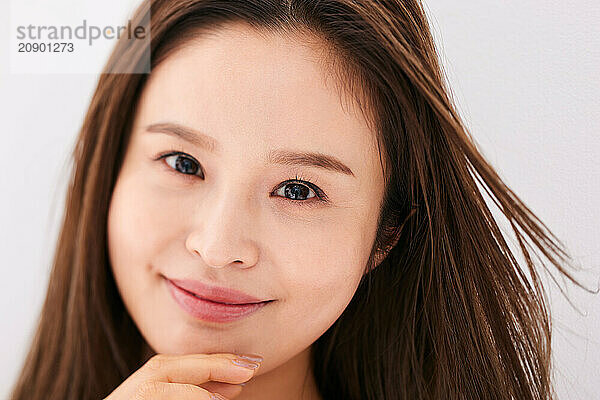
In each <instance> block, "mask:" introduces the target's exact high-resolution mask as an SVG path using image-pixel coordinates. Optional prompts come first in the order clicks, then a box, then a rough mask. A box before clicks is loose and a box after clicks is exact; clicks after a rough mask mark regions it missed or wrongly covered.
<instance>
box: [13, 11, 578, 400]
mask: <svg viewBox="0 0 600 400" xmlns="http://www.w3.org/2000/svg"><path fill="white" fill-rule="evenodd" d="M148 19H149V20H150V31H151V33H152V40H151V46H150V49H148V48H144V44H143V42H142V41H137V42H136V41H133V42H127V41H126V40H125V38H123V39H121V40H120V41H119V42H118V44H117V47H116V48H115V50H114V52H113V54H112V56H111V58H110V60H109V62H108V64H107V66H106V69H105V71H106V72H110V71H114V70H117V69H118V68H117V67H122V66H123V65H129V66H131V67H132V68H134V70H140V68H138V67H140V66H141V65H142V64H143V62H144V60H146V58H145V57H147V56H148V55H150V59H151V62H152V65H151V66H152V73H151V74H150V75H144V74H124V73H120V74H109V73H106V74H102V75H101V77H100V79H99V82H98V87H97V89H96V92H95V94H94V96H93V99H92V102H91V104H90V108H89V111H88V114H87V116H86V119H85V122H84V124H83V127H82V130H81V132H80V135H79V139H78V142H77V144H76V148H75V151H74V154H73V156H74V161H75V163H74V169H73V176H72V181H71V184H70V187H69V192H68V196H67V202H66V213H65V219H64V221H63V226H62V230H61V234H60V237H59V241H58V244H57V249H56V255H55V259H54V268H53V271H52V274H51V278H50V284H49V289H48V294H47V298H46V301H45V304H44V307H43V310H42V315H41V319H40V323H39V326H38V330H37V334H36V337H35V339H34V342H33V344H32V347H31V350H30V352H29V354H28V357H27V360H26V362H25V365H24V368H23V370H22V373H21V375H20V379H19V380H18V382H17V384H16V386H15V388H14V391H13V394H12V397H11V398H12V399H13V400H18V399H25V398H27V399H48V398H56V399H59V398H60V399H98V398H106V399H108V400H120V399H128V398H140V399H141V398H147V399H150V398H152V399H155V398H164V399H167V398H168V399H184V398H185V399H187V398H189V399H208V398H219V397H215V396H218V395H217V394H220V395H222V396H226V397H227V398H233V397H236V398H238V399H245V400H247V399H256V398H260V399H311V398H312V399H547V398H550V397H551V396H552V386H551V371H550V324H549V317H548V313H547V308H546V302H545V297H544V290H543V288H542V287H541V285H540V282H539V279H538V273H537V271H536V266H535V265H534V263H533V261H532V258H531V255H532V253H531V252H530V250H539V251H540V252H541V253H542V254H543V255H544V256H545V257H546V258H547V259H548V260H550V262H551V263H552V264H554V266H555V267H556V268H557V269H558V270H559V271H560V272H561V273H563V274H565V275H566V276H568V277H569V278H571V276H570V275H569V273H568V272H567V271H566V269H565V267H564V266H563V265H565V264H566V263H567V262H568V261H569V257H568V255H567V254H566V253H565V251H564V250H563V248H562V247H561V246H559V244H560V242H559V241H558V240H557V239H556V238H555V237H554V236H553V235H552V233H551V232H549V231H548V230H547V228H546V227H545V226H544V224H543V223H542V222H541V221H540V220H539V219H537V218H536V217H535V216H534V215H533V214H532V212H531V211H530V210H529V209H528V208H527V207H526V206H525V205H524V204H523V203H522V202H521V201H520V200H519V199H518V197H517V196H516V195H515V194H514V193H513V192H512V191H511V190H510V189H509V188H508V187H507V186H506V185H505V184H504V183H503V182H502V181H501V179H500V178H499V177H498V175H496V173H495V172H494V170H493V169H492V168H491V166H490V165H489V164H488V163H487V162H486V161H485V160H484V159H483V157H482V156H481V154H480V153H479V152H478V150H477V149H476V147H475V146H474V145H473V143H472V142H471V140H470V138H469V135H468V133H467V131H466V129H465V127H464V126H463V124H462V122H461V120H460V118H459V116H458V115H457V114H456V111H455V109H454V106H453V104H452V102H451V99H450V98H449V96H448V94H447V93H448V90H447V89H446V87H445V84H444V82H443V80H442V73H441V69H440V66H439V64H438V60H437V55H436V51H435V47H434V44H433V41H432V38H431V35H430V31H429V27H428V24H427V21H426V18H425V14H424V12H423V9H422V7H421V4H420V3H419V2H418V1H417V0H408V1H402V2H400V1H385V2H383V1H382V2H379V1H349V0H346V1H342V0H340V1H333V0H329V1H293V0H290V1H264V0H260V1H255V0H253V1H248V0H243V1H231V0H220V1H219V0H213V1H209V0H204V1H202V0H168V1H166V0H154V1H151V2H144V3H143V4H142V5H141V6H140V8H139V9H138V11H137V13H136V16H135V18H134V22H135V23H137V24H143V21H147V20H148ZM480 188H482V189H485V192H486V193H487V194H488V195H490V197H491V199H492V200H493V201H494V203H495V204H496V205H497V206H498V207H499V209H500V210H501V212H502V213H503V215H504V216H505V217H506V218H507V220H508V222H509V223H510V225H511V226H512V228H513V230H514V233H515V235H516V238H517V240H518V243H519V245H520V248H521V251H522V252H523V256H524V259H525V261H526V267H525V268H521V266H520V265H519V264H518V262H517V260H516V257H515V256H516V255H515V254H513V252H511V250H510V249H509V247H508V245H507V243H506V242H505V240H504V237H503V234H502V232H501V231H500V229H499V227H498V224H497V222H496V221H495V219H494V218H493V217H492V214H491V212H490V210H489V208H488V206H487V205H486V203H485V200H484V197H483V194H482V191H481V189H480ZM571 279H572V278H571ZM240 292H243V293H240ZM194 293H195V294H194ZM239 355H242V356H243V357H241V359H240V358H239V357H237V356H239ZM244 359H245V360H246V361H247V362H245V363H244V362H243V360H244ZM234 360H239V361H240V363H241V364H242V365H235V364H234V363H233V362H230V361H234ZM252 360H254V361H262V362H260V363H252V362H248V361H252ZM236 362H237V361H236ZM259 364H260V366H259ZM244 365H246V366H249V367H250V368H246V367H244ZM238 367H242V368H241V369H238ZM241 383H245V385H244V386H241V385H239V384H241ZM211 396H212V397H211Z"/></svg>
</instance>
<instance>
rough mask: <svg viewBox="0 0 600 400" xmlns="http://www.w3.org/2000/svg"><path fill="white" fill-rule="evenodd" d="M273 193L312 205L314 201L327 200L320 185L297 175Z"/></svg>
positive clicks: (299, 202)
mask: <svg viewBox="0 0 600 400" xmlns="http://www.w3.org/2000/svg"><path fill="white" fill-rule="evenodd" d="M272 194H273V195H276V196H280V197H283V198H286V199H290V200H292V201H293V202H295V203H298V204H299V205H310V204H311V203H314V202H326V201H327V195H325V193H324V192H323V191H322V190H321V189H319V187H318V186H316V185H315V184H313V183H311V182H309V181H307V180H302V179H300V178H298V176H297V175H296V178H295V179H289V180H286V181H284V182H282V183H281V184H280V185H279V186H278V188H277V189H276V190H275V191H273V193H272ZM312 198H315V201H309V199H312Z"/></svg>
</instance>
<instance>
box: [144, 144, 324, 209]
mask: <svg viewBox="0 0 600 400" xmlns="http://www.w3.org/2000/svg"><path fill="white" fill-rule="evenodd" d="M175 155H180V156H182V157H184V158H187V159H189V160H191V161H193V162H194V163H196V164H197V165H198V171H202V168H201V166H200V163H199V162H198V161H196V159H195V158H194V157H192V156H190V155H189V154H186V153H184V152H183V151H180V150H177V149H171V150H169V151H167V152H165V153H161V154H159V155H158V156H157V157H155V158H154V160H155V161H158V160H163V159H165V158H166V157H170V156H175ZM164 164H165V167H166V168H167V169H168V170H169V172H172V173H174V174H176V175H177V176H179V177H182V178H183V179H185V180H187V181H190V182H191V181H192V180H195V179H196V178H198V177H199V176H198V175H196V174H193V175H192V174H184V173H183V172H179V171H177V170H176V169H173V168H172V167H171V166H170V165H168V164H167V163H166V162H165V163H164ZM202 175H204V173H202ZM313 182H316V179H311V178H308V177H303V176H302V175H299V174H296V177H295V178H292V179H288V180H285V181H283V182H282V183H281V184H280V185H278V186H277V188H276V189H275V190H274V191H273V192H272V193H271V194H273V193H275V192H276V191H278V190H279V189H281V188H282V187H285V186H286V185H290V184H293V183H296V184H301V185H305V186H307V187H308V188H310V189H312V190H313V191H314V192H315V198H316V199H317V200H316V201H309V200H292V199H288V198H286V197H284V199H287V200H290V201H292V202H293V203H296V204H297V205H298V206H301V207H311V206H313V205H314V203H315V202H324V203H326V202H328V201H329V200H328V197H327V195H326V194H325V192H323V191H322V190H321V189H320V188H319V187H318V186H317V184H316V183H313ZM278 197H281V196H278Z"/></svg>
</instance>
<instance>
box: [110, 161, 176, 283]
mask: <svg viewBox="0 0 600 400" xmlns="http://www.w3.org/2000/svg"><path fill="white" fill-rule="evenodd" d="M124 172H126V171H124ZM177 209H178V208H177V207H173V206H172V205H170V204H168V202H167V201H165V200H162V199H161V197H160V196H156V193H151V192H149V191H148V185H147V184H145V183H144V181H143V178H142V179H139V177H136V176H133V175H132V176H128V175H127V174H126V173H125V174H123V175H121V176H120V177H119V179H118V180H117V183H116V185H115V188H114V191H113V195H112V199H111V203H110V207H109V213H108V222H107V230H108V248H109V255H110V261H111V265H112V267H113V271H114V273H115V275H116V276H117V278H118V277H123V276H125V275H126V274H130V275H131V276H132V277H134V279H136V277H137V279H139V277H140V274H139V273H140V272H141V271H140V270H139V269H140V268H143V267H147V266H149V265H150V261H151V259H152V257H153V255H155V254H156V253H157V252H158V251H160V249H161V248H162V247H163V246H164V245H165V243H166V238H168V237H169V236H170V235H171V232H170V229H174V228H175V227H176V226H177V223H176V216H174V215H172V214H171V211H170V210H177ZM166 210H169V211H166Z"/></svg>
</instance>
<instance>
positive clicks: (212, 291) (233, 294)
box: [163, 276, 273, 305]
mask: <svg viewBox="0 0 600 400" xmlns="http://www.w3.org/2000/svg"><path fill="white" fill-rule="evenodd" d="M163 278H164V279H165V280H167V281H168V282H169V283H170V284H171V285H174V286H176V287H177V288H179V289H181V290H182V291H184V292H185V293H188V294H190V296H194V298H198V299H201V300H206V301H210V302H213V303H218V304H227V305H248V304H261V303H266V302H270V301H273V300H262V299H261V298H257V297H254V296H251V295H249V294H247V293H244V292H242V291H239V290H237V289H233V288H228V287H220V286H213V285H211V284H208V283H205V282H202V281H198V280H192V279H171V278H167V277H165V276H163Z"/></svg>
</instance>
